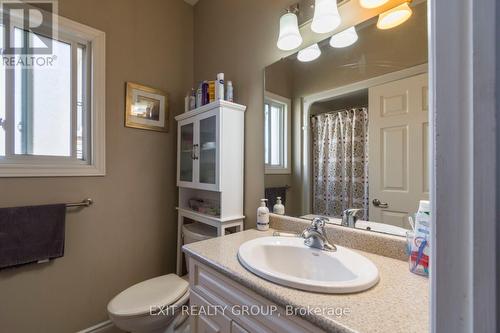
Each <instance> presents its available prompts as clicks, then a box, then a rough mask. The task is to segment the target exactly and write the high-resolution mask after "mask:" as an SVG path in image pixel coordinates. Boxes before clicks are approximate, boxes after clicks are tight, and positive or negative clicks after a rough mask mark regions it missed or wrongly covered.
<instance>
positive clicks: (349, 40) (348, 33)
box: [330, 27, 358, 48]
mask: <svg viewBox="0 0 500 333" xmlns="http://www.w3.org/2000/svg"><path fill="white" fill-rule="evenodd" d="M357 40H358V34H357V33H356V28H354V27H350V28H347V29H345V30H344V31H342V32H339V33H338V34H335V35H333V36H332V38H330V46H331V47H335V48H341V47H348V46H350V45H352V44H354V43H356V41H357Z"/></svg>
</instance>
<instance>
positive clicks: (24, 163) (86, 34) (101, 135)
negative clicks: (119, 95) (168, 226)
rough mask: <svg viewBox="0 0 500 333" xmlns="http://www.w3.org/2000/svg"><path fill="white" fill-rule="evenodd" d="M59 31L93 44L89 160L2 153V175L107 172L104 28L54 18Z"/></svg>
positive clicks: (91, 47) (102, 174)
mask: <svg viewBox="0 0 500 333" xmlns="http://www.w3.org/2000/svg"><path fill="white" fill-rule="evenodd" d="M54 22H56V23H55V27H56V28H55V29H57V32H56V36H57V35H58V34H61V35H62V36H64V35H69V36H72V37H73V38H75V39H81V40H84V41H87V43H88V44H90V48H89V50H88V52H90V67H91V68H90V71H89V75H90V77H91V80H90V81H91V82H90V87H89V93H90V100H89V104H90V105H89V106H90V137H89V139H90V142H89V143H90V156H89V157H88V160H86V161H76V160H74V159H69V158H67V157H46V156H19V157H18V158H8V159H6V158H5V159H3V158H1V157H0V177H68V176H104V175H105V174H106V153H105V139H106V136H105V130H106V113H105V110H106V99H105V96H106V92H105V89H106V86H105V82H106V76H105V73H106V70H105V63H106V51H105V48H106V40H105V39H106V35H105V33H104V32H102V31H99V30H97V29H94V28H91V27H89V26H86V25H83V24H80V23H78V22H75V21H72V20H69V19H67V18H64V17H61V16H57V17H56V19H55V20H54Z"/></svg>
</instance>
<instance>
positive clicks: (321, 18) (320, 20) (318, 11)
mask: <svg viewBox="0 0 500 333" xmlns="http://www.w3.org/2000/svg"><path fill="white" fill-rule="evenodd" d="M339 25H340V14H339V9H338V7H337V0H315V2H314V16H313V20H312V23H311V30H312V31H314V32H316V33H320V34H322V33H327V32H331V31H333V30H335V28H337V27H338V26H339Z"/></svg>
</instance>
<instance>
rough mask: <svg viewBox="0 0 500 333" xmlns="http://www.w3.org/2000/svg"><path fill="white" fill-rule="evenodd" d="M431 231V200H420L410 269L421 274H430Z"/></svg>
mask: <svg viewBox="0 0 500 333" xmlns="http://www.w3.org/2000/svg"><path fill="white" fill-rule="evenodd" d="M430 233H431V209H430V202H429V201H427V200H420V204H419V206H418V212H417V214H416V216H415V236H414V239H413V242H412V246H411V254H410V271H411V272H413V273H415V274H419V275H425V276H428V275H429V255H430V236H431V235H430Z"/></svg>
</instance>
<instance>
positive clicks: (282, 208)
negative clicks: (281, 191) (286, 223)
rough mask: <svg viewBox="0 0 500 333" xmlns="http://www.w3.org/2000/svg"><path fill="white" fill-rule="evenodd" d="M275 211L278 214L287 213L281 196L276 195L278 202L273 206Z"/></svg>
mask: <svg viewBox="0 0 500 333" xmlns="http://www.w3.org/2000/svg"><path fill="white" fill-rule="evenodd" d="M273 213H274V214H278V215H285V206H283V204H282V203H281V197H276V204H275V205H274V207H273Z"/></svg>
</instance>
